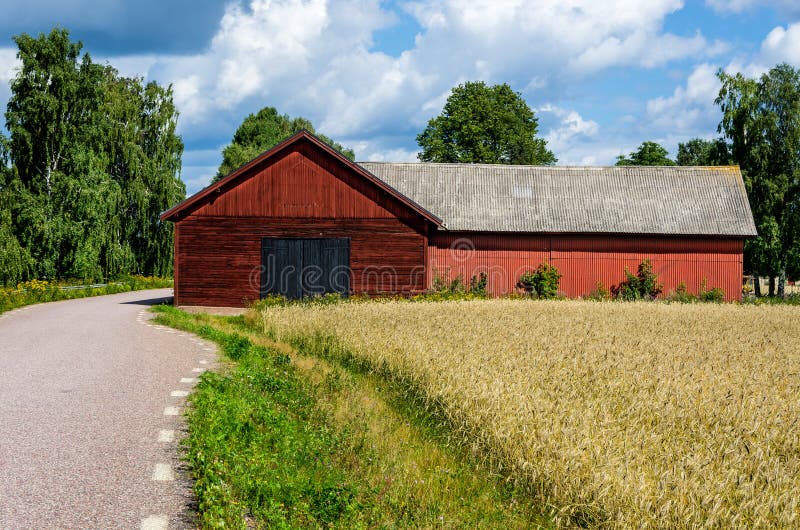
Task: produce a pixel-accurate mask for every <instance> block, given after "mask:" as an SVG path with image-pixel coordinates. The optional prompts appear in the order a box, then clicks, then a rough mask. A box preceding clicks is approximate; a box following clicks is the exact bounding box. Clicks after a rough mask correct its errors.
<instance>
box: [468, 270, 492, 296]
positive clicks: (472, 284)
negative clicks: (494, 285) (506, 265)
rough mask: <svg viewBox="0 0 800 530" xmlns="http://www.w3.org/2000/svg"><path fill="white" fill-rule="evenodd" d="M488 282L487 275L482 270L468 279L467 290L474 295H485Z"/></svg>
mask: <svg viewBox="0 0 800 530" xmlns="http://www.w3.org/2000/svg"><path fill="white" fill-rule="evenodd" d="M488 284H489V276H488V275H487V274H486V273H485V272H482V273H480V274H478V275H477V276H473V277H472V278H470V279H469V292H470V293H472V294H474V295H476V296H486V295H487V294H488V293H487V290H486V289H487V287H488Z"/></svg>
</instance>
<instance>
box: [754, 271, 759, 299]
mask: <svg viewBox="0 0 800 530" xmlns="http://www.w3.org/2000/svg"><path fill="white" fill-rule="evenodd" d="M753 280H754V281H753V293H754V294H755V295H756V298H761V276H759V275H758V274H756V275H754V276H753Z"/></svg>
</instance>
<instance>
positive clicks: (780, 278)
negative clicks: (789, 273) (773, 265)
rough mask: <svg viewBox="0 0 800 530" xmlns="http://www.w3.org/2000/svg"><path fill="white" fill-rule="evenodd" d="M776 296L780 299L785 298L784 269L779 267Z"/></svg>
mask: <svg viewBox="0 0 800 530" xmlns="http://www.w3.org/2000/svg"><path fill="white" fill-rule="evenodd" d="M778 296H780V297H781V298H784V297H785V296H786V267H781V272H780V275H779V276H778Z"/></svg>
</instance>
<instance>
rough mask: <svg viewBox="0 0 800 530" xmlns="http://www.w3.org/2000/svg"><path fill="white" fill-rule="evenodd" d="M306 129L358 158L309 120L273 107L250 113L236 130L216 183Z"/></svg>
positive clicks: (226, 150) (351, 158)
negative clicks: (280, 112) (279, 111)
mask: <svg viewBox="0 0 800 530" xmlns="http://www.w3.org/2000/svg"><path fill="white" fill-rule="evenodd" d="M304 129H305V130H307V131H308V132H310V133H312V134H316V136H317V137H318V138H319V139H320V140H322V141H323V142H325V143H326V144H328V145H330V146H331V147H333V148H334V149H335V150H337V151H339V152H340V153H342V154H343V155H344V156H345V157H347V158H349V159H350V160H354V159H355V153H353V151H352V150H351V149H348V148H346V147H343V146H342V145H341V144H340V143H338V142H335V141H334V140H332V139H330V138H328V137H327V136H325V135H323V134H317V133H315V132H314V126H313V125H312V124H311V122H310V121H308V120H307V119H305V118H302V117H298V118H290V117H289V116H288V115H287V114H278V111H277V110H276V109H275V108H274V107H264V108H263V109H261V110H260V111H258V113H256V114H249V115H248V116H247V117H246V118H245V119H244V121H243V122H242V124H241V125H240V126H239V128H238V129H236V132H235V133H234V135H233V140H232V141H231V143H230V144H229V145H228V146H227V147H225V149H223V150H222V163H221V164H220V166H219V169H218V170H217V174H216V176H215V177H214V182H216V181H217V180H219V179H221V178H222V177H224V176H225V175H227V174H228V173H230V172H232V171H233V170H235V169H237V168H239V167H241V166H243V165H244V164H246V163H247V162H249V161H250V160H252V159H254V158H255V157H257V156H258V155H260V154H261V153H263V152H264V151H267V150H269V149H270V148H272V147H274V146H276V145H278V144H279V143H281V142H282V141H284V140H286V139H287V138H289V137H291V136H292V135H294V134H296V133H298V132H300V131H302V130H304Z"/></svg>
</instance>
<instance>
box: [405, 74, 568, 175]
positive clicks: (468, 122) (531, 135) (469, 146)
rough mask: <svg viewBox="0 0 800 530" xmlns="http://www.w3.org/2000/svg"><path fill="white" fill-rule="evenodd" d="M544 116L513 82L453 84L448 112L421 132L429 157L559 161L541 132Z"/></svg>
mask: <svg viewBox="0 0 800 530" xmlns="http://www.w3.org/2000/svg"><path fill="white" fill-rule="evenodd" d="M538 124H539V120H538V118H536V116H535V115H534V113H533V111H532V110H531V109H530V107H529V106H528V104H527V103H526V102H525V100H523V99H522V96H521V94H519V93H517V92H514V91H513V90H512V89H511V87H510V86H508V85H507V84H502V85H493V86H487V85H486V83H484V82H483V81H475V82H467V83H464V84H461V85H458V86H457V87H455V88H453V90H452V92H451V93H450V96H449V97H448V98H447V102H446V103H445V105H444V108H443V109H442V113H441V114H440V115H439V116H437V117H435V118H433V119H431V120H430V121H429V122H428V125H427V127H426V128H425V130H424V131H423V132H422V133H420V134H419V135H418V136H417V143H418V144H419V146H420V148H421V152H420V154H419V155H418V156H419V159H420V160H421V161H423V162H467V163H485V164H554V163H555V162H556V157H555V156H554V155H553V153H552V152H551V151H550V150H548V149H547V144H546V142H545V140H544V139H542V138H537V137H536V135H537V133H538Z"/></svg>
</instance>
